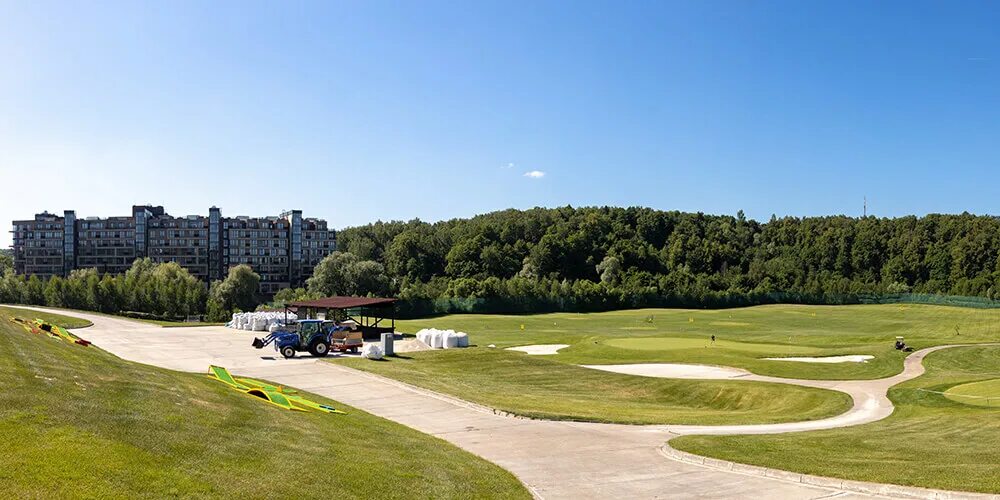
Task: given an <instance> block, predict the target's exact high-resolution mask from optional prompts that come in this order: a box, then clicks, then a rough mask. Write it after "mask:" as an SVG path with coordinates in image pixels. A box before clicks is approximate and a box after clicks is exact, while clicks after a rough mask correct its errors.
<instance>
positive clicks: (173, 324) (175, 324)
mask: <svg viewBox="0 0 1000 500" xmlns="http://www.w3.org/2000/svg"><path fill="white" fill-rule="evenodd" d="M25 307H36V306H25ZM37 307H44V308H46V309H53V310H57V311H64V312H65V313H66V314H73V313H84V314H94V315H97V316H106V317H108V318H116V319H127V320H131V321H139V322H142V323H149V324H151V325H158V326H162V327H164V328H183V327H191V326H221V325H225V323H212V322H208V321H161V320H156V319H142V318H129V317H128V316H120V315H117V314H108V313H102V312H97V311H80V310H76V309H66V308H64V307H50V306H37ZM0 308H2V309H3V310H4V311H6V312H7V314H8V315H10V311H17V310H18V309H19V308H17V307H5V306H0ZM32 314H34V315H35V316H32V319H34V318H41V319H45V317H44V316H41V315H43V314H47V313H41V312H32V311H25V310H23V309H21V313H20V314H19V316H22V317H24V316H25V315H32ZM56 316H58V315H56ZM63 317H64V318H68V319H70V320H72V321H74V322H76V323H73V324H74V325H76V326H69V327H66V328H82V327H84V326H90V325H91V324H92V323H91V322H89V321H87V320H83V319H79V318H72V317H70V316H63Z"/></svg>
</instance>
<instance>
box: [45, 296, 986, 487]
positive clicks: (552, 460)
mask: <svg viewBox="0 0 1000 500" xmlns="http://www.w3.org/2000/svg"><path fill="white" fill-rule="evenodd" d="M32 309H37V310H46V311H48V312H53V313H57V314H69V315H72V316H76V317H80V318H84V319H87V320H89V321H91V322H93V323H94V325H93V326H92V327H89V328H84V329H79V330H75V332H76V333H77V334H79V335H80V336H81V337H83V338H85V339H87V340H90V341H91V342H93V343H94V344H95V345H96V346H98V347H100V348H101V349H104V350H107V351H109V352H111V353H113V354H115V355H117V356H119V357H121V358H123V359H127V360H130V361H135V362H140V363H146V364H151V365H155V366H160V367H164V368H171V369H175V370H182V371H189V372H196V373H205V372H207V369H208V365H210V364H215V365H220V366H225V367H227V368H229V369H230V370H232V371H233V372H234V373H235V374H238V375H245V376H251V377H255V378H264V379H268V380H271V381H273V382H277V383H280V384H283V385H287V386H292V387H296V388H299V389H302V390H306V391H310V392H314V393H317V394H321V395H323V396H326V397H329V398H331V399H334V400H336V401H340V402H342V403H345V404H348V405H351V406H353V407H355V408H359V409H361V410H364V411H367V412H369V413H372V414H374V415H378V416H380V417H383V418H386V419H389V420H393V421H396V422H399V423H401V424H404V425H407V426H409V427H412V428H414V429H417V430H419V431H421V432H425V433H427V434H431V435H434V436H437V437H440V438H442V439H445V440H447V441H449V442H451V443H453V444H455V445H457V446H459V447H461V448H463V449H465V450H468V451H470V452H472V453H475V454H477V455H479V456H481V457H483V458H485V459H487V460H490V461H492V462H494V463H496V464H498V465H500V466H502V467H504V468H505V469H507V470H509V471H511V472H512V473H514V474H515V475H516V476H517V477H518V478H519V479H520V480H521V481H522V482H523V483H524V484H525V485H526V486H527V487H528V488H529V489H530V490H531V491H532V493H533V494H535V495H536V496H538V497H541V498H573V499H580V498H609V497H613V498H758V499H759V498H769V499H773V498H790V499H809V498H829V497H835V498H843V499H850V498H870V495H866V494H861V493H854V492H852V491H848V490H847V489H843V488H841V487H839V485H842V483H843V482H841V481H839V480H838V481H819V480H817V481H815V482H816V483H819V484H822V486H819V485H815V484H805V483H804V482H813V481H810V480H808V479H807V478H806V477H799V476H795V477H794V478H792V477H783V478H782V477H765V476H763V475H757V474H753V473H742V472H736V471H732V470H720V469H719V468H713V467H706V466H702V465H698V464H693V463H689V462H686V461H681V460H676V459H671V458H668V456H667V455H669V453H664V452H663V449H662V448H663V446H664V443H665V442H666V441H668V440H669V439H670V438H672V437H674V436H677V435H680V434H693V433H697V434H736V433H775V432H795V431H804V430H812V429H820V428H832V427H841V426H847V425H858V424H861V423H865V422H872V421H875V420H879V419H881V418H885V417H886V416H888V415H889V414H890V413H892V404H891V403H890V402H889V400H888V399H887V398H886V396H885V393H886V391H887V390H888V388H889V387H891V386H892V385H895V384H897V383H899V382H902V381H904V380H908V379H911V378H913V377H916V376H919V375H920V374H921V373H923V365H922V364H921V361H922V360H923V358H924V356H926V355H927V354H928V353H930V352H932V351H934V350H938V349H942V348H944V347H945V346H941V347H934V348H930V349H925V350H922V351H918V352H916V353H913V354H912V355H911V356H910V357H908V358H907V359H906V365H905V369H904V371H903V373H901V374H899V375H896V376H895V377H890V378H887V379H882V380H870V381H811V380H789V379H776V378H772V377H761V376H757V375H754V376H752V377H751V376H747V377H745V378H742V379H741V380H743V379H746V380H759V381H769V382H781V383H796V384H801V385H807V386H810V387H822V388H828V389H835V390H842V391H844V392H847V393H848V394H851V396H852V397H854V401H855V403H854V406H853V408H851V410H850V411H848V412H847V413H844V414H842V415H840V416H837V417H833V418H828V419H824V420H818V421H813V422H796V423H788V424H773V425H746V426H740V425H735V426H681V425H650V426H629V425H616V424H596V423H584V422H559V421H547V420H530V419H522V418H513V417H509V416H504V415H497V414H494V412H493V411H492V410H490V409H489V408H485V407H482V406H479V405H476V404H473V403H469V402H466V401H462V400H458V399H456V398H453V397H450V396H447V395H442V394H438V393H434V392H431V391H428V390H425V389H421V388H417V387H413V386H410V385H407V384H403V383H401V382H398V381H394V380H390V379H386V378H383V377H380V376H377V375H373V374H369V373H366V372H362V371H358V370H353V369H350V368H346V367H342V366H337V365H334V364H331V363H326V362H322V361H318V360H316V359H314V358H311V357H308V356H306V357H301V358H295V359H290V360H286V359H282V358H281V357H280V356H279V355H277V353H275V352H274V351H273V350H271V349H264V350H257V349H254V348H252V347H251V346H250V341H251V340H252V339H253V337H254V334H253V333H252V332H242V331H235V330H231V329H227V328H224V327H190V328H161V327H159V326H156V325H152V324H146V323H141V322H137V321H131V320H127V319H120V318H112V317H107V316H101V315H96V314H87V313H78V312H72V313H67V312H65V311H59V310H50V309H42V308H32ZM777 475H780V474H777ZM789 476H791V475H789ZM872 486H873V488H876V487H878V486H879V485H872ZM844 487H845V488H846V486H844ZM895 490H896V489H895V488H893V489H888V490H883V491H881V493H883V494H885V493H892V492H894V491H895ZM871 491H879V490H877V489H872V490H871ZM928 491H929V490H928ZM933 496H934V494H933V493H929V494H928V497H933ZM963 496H965V495H963ZM967 496H972V495H967ZM980 496H982V495H980Z"/></svg>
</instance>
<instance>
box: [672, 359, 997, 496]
mask: <svg viewBox="0 0 1000 500" xmlns="http://www.w3.org/2000/svg"><path fill="white" fill-rule="evenodd" d="M924 364H925V366H926V367H927V373H926V374H924V375H923V376H921V377H918V378H916V379H914V380H911V381H909V382H906V383H903V384H900V385H898V386H896V387H895V388H893V389H892V390H890V392H889V397H890V398H891V399H892V401H893V402H894V403H895V404H896V411H895V412H894V413H893V414H892V416H890V417H889V418H887V419H885V420H882V421H879V422H875V423H872V424H867V425H862V426H857V427H848V428H845V429H837V430H829V431H818V432H808V433H801V434H784V435H774V436H726V437H711V436H685V437H681V438H677V439H674V440H672V441H671V442H670V444H671V445H672V446H674V447H676V448H678V449H681V450H685V451H689V452H692V453H697V454H699V455H706V456H710V457H716V458H721V459H726V460H733V461H736V462H741V463H748V464H754V465H761V466H765V467H776V468H779V469H785V470H792V471H797V472H804V473H809V474H818V475H823V476H833V477H840V478H847V479H857V480H864V481H877V482H884V483H895V484H903V485H910V486H924V487H929V488H944V489H951V490H968V491H978V492H986V493H1000V474H997V464H1000V409H998V408H996V407H993V408H990V407H983V406H977V405H972V404H965V403H964V402H959V401H956V400H954V399H951V398H949V397H948V396H947V395H945V394H941V392H946V391H948V390H949V389H951V388H953V387H966V386H965V384H970V383H975V382H980V381H984V380H991V381H993V382H990V384H984V385H982V386H973V389H975V390H974V391H973V392H975V393H976V394H978V395H987V394H989V395H994V396H997V397H998V398H1000V384H996V383H995V379H997V378H998V377H1000V346H990V347H987V346H976V347H959V348H954V349H946V350H944V351H938V352H935V353H932V354H931V355H929V356H928V357H927V358H926V359H925V361H924Z"/></svg>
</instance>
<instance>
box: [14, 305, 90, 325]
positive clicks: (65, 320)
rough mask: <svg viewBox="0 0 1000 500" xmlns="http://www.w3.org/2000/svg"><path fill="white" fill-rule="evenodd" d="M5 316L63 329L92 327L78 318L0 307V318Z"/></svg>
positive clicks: (88, 322)
mask: <svg viewBox="0 0 1000 500" xmlns="http://www.w3.org/2000/svg"><path fill="white" fill-rule="evenodd" d="M3 316H7V317H13V318H22V319H26V320H29V321H31V320H33V319H35V318H38V319H41V320H43V321H47V322H49V323H53V324H56V325H59V326H61V327H63V328H84V327H88V326H90V325H93V323H91V322H90V321H87V320H85V319H80V318H73V317H70V316H63V315H61V314H52V313H46V312H39V311H30V310H27V309H20V308H17V307H6V306H0V317H3Z"/></svg>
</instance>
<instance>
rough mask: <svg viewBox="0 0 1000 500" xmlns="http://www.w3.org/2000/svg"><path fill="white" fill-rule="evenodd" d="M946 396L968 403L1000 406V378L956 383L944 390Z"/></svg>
mask: <svg viewBox="0 0 1000 500" xmlns="http://www.w3.org/2000/svg"><path fill="white" fill-rule="evenodd" d="M944 396H945V397H946V398H948V399H950V400H952V401H957V402H959V403H964V404H967V405H975V406H990V407H1000V379H993V380H983V381H982V382H969V383H968V384H962V385H956V386H955V387H952V388H951V389H948V390H947V391H944Z"/></svg>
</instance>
